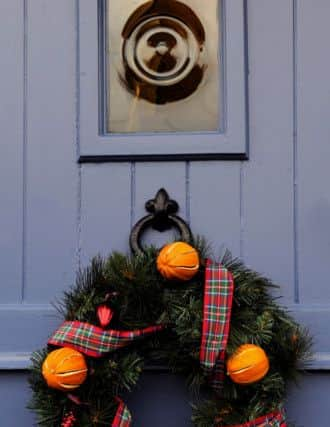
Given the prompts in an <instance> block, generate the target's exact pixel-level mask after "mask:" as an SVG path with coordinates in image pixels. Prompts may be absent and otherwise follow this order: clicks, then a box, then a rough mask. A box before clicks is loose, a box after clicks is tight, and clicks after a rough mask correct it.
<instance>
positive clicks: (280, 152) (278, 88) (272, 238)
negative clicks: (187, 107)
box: [242, 0, 295, 302]
mask: <svg viewBox="0 0 330 427" xmlns="http://www.w3.org/2000/svg"><path fill="white" fill-rule="evenodd" d="M248 22H249V25H248V27H249V33H248V35H249V103H250V161H249V162H247V163H244V165H243V177H242V180H243V199H242V215H243V231H242V232H243V236H242V237H243V254H244V259H245V261H246V262H247V263H248V264H249V265H250V266H252V267H253V268H254V269H256V270H259V271H260V272H261V273H264V274H267V275H268V276H270V277H271V278H272V279H274V280H275V281H276V282H278V283H279V284H280V285H281V289H280V294H281V295H283V296H284V300H285V302H293V298H294V285H295V271H294V267H295V262H294V231H293V225H294V191H293V184H294V183H293V151H294V150H293V131H294V126H293V96H292V94H293V10H292V2H290V1H287V0H279V1H276V2H260V1H258V0H251V1H249V2H248Z"/></svg>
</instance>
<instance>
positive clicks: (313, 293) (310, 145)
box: [297, 0, 330, 303]
mask: <svg viewBox="0 0 330 427" xmlns="http://www.w3.org/2000/svg"><path fill="white" fill-rule="evenodd" d="M316 6H317V7H316ZM329 17H330V3H329V2H328V1H326V0H318V1H317V5H315V4H314V3H313V5H312V4H311V3H310V2H308V1H305V0H302V1H297V137H298V158H297V169H298V171H297V188H298V233H299V241H298V247H297V250H298V254H299V283H300V298H301V301H302V302H305V303H323V302H326V301H328V300H329V298H330V287H329V283H328V282H329V281H328V277H329V275H330V263H329V259H330V227H329V218H330V191H329V181H330V168H329V158H330V144H329V138H330V120H329V111H330V97H329V93H330V81H329V73H330V59H329V56H328V55H326V54H325V52H326V49H327V46H328V43H327V41H328V39H329V37H330V27H329Z"/></svg>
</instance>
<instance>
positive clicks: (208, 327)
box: [200, 259, 234, 393]
mask: <svg viewBox="0 0 330 427" xmlns="http://www.w3.org/2000/svg"><path fill="white" fill-rule="evenodd" d="M233 294H234V280H233V276H232V274H231V273H230V272H229V271H228V270H227V269H226V268H224V267H222V266H221V265H220V264H217V263H213V262H212V261H211V260H209V259H208V260H207V261H206V270H205V287H204V306H203V331H202V342H201V348H200V363H201V365H202V367H203V369H204V372H205V373H206V374H207V375H209V377H210V381H211V385H212V387H213V389H214V391H216V392H217V393H219V392H221V390H222V387H223V381H224V376H225V373H224V371H225V370H224V363H225V351H226V347H227V341H228V336H229V329H230V317H231V308H232V302H233Z"/></svg>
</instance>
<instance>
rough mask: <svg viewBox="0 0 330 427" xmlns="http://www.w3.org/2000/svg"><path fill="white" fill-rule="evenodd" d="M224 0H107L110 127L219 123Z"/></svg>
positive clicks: (172, 128) (209, 127)
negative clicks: (222, 3)
mask: <svg viewBox="0 0 330 427" xmlns="http://www.w3.org/2000/svg"><path fill="white" fill-rule="evenodd" d="M219 4H221V2H219V1H218V0H207V1H202V0H181V1H177V0H153V1H147V2H146V1H145V0H107V1H106V55H107V56H106V68H107V73H106V85H107V94H108V95H107V114H106V116H107V117H106V131H107V132H110V133H126V132H187V131H188V132H196V131H216V130H218V129H219V123H220V120H221V111H220V105H221V102H220V100H221V94H220V84H219V81H220V78H221V77H222V76H220V60H219V57H220V55H219V35H220V29H219V24H220V20H219V15H220V14H219V10H218V8H219ZM220 53H221V52H220Z"/></svg>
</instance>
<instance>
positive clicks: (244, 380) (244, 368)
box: [227, 344, 269, 384]
mask: <svg viewBox="0 0 330 427" xmlns="http://www.w3.org/2000/svg"><path fill="white" fill-rule="evenodd" d="M268 370H269V359H268V357H267V355H266V353H265V352H264V350H263V349H262V348H261V347H258V346H257V345H254V344H244V345H241V346H240V347H239V348H238V349H237V350H236V351H235V353H234V354H233V355H232V356H231V357H230V358H229V359H228V361H227V373H228V375H229V376H230V378H231V379H232V380H233V381H234V382H235V383H237V384H252V383H255V382H257V381H259V380H261V379H262V378H263V377H264V376H265V375H266V374H267V372H268Z"/></svg>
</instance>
